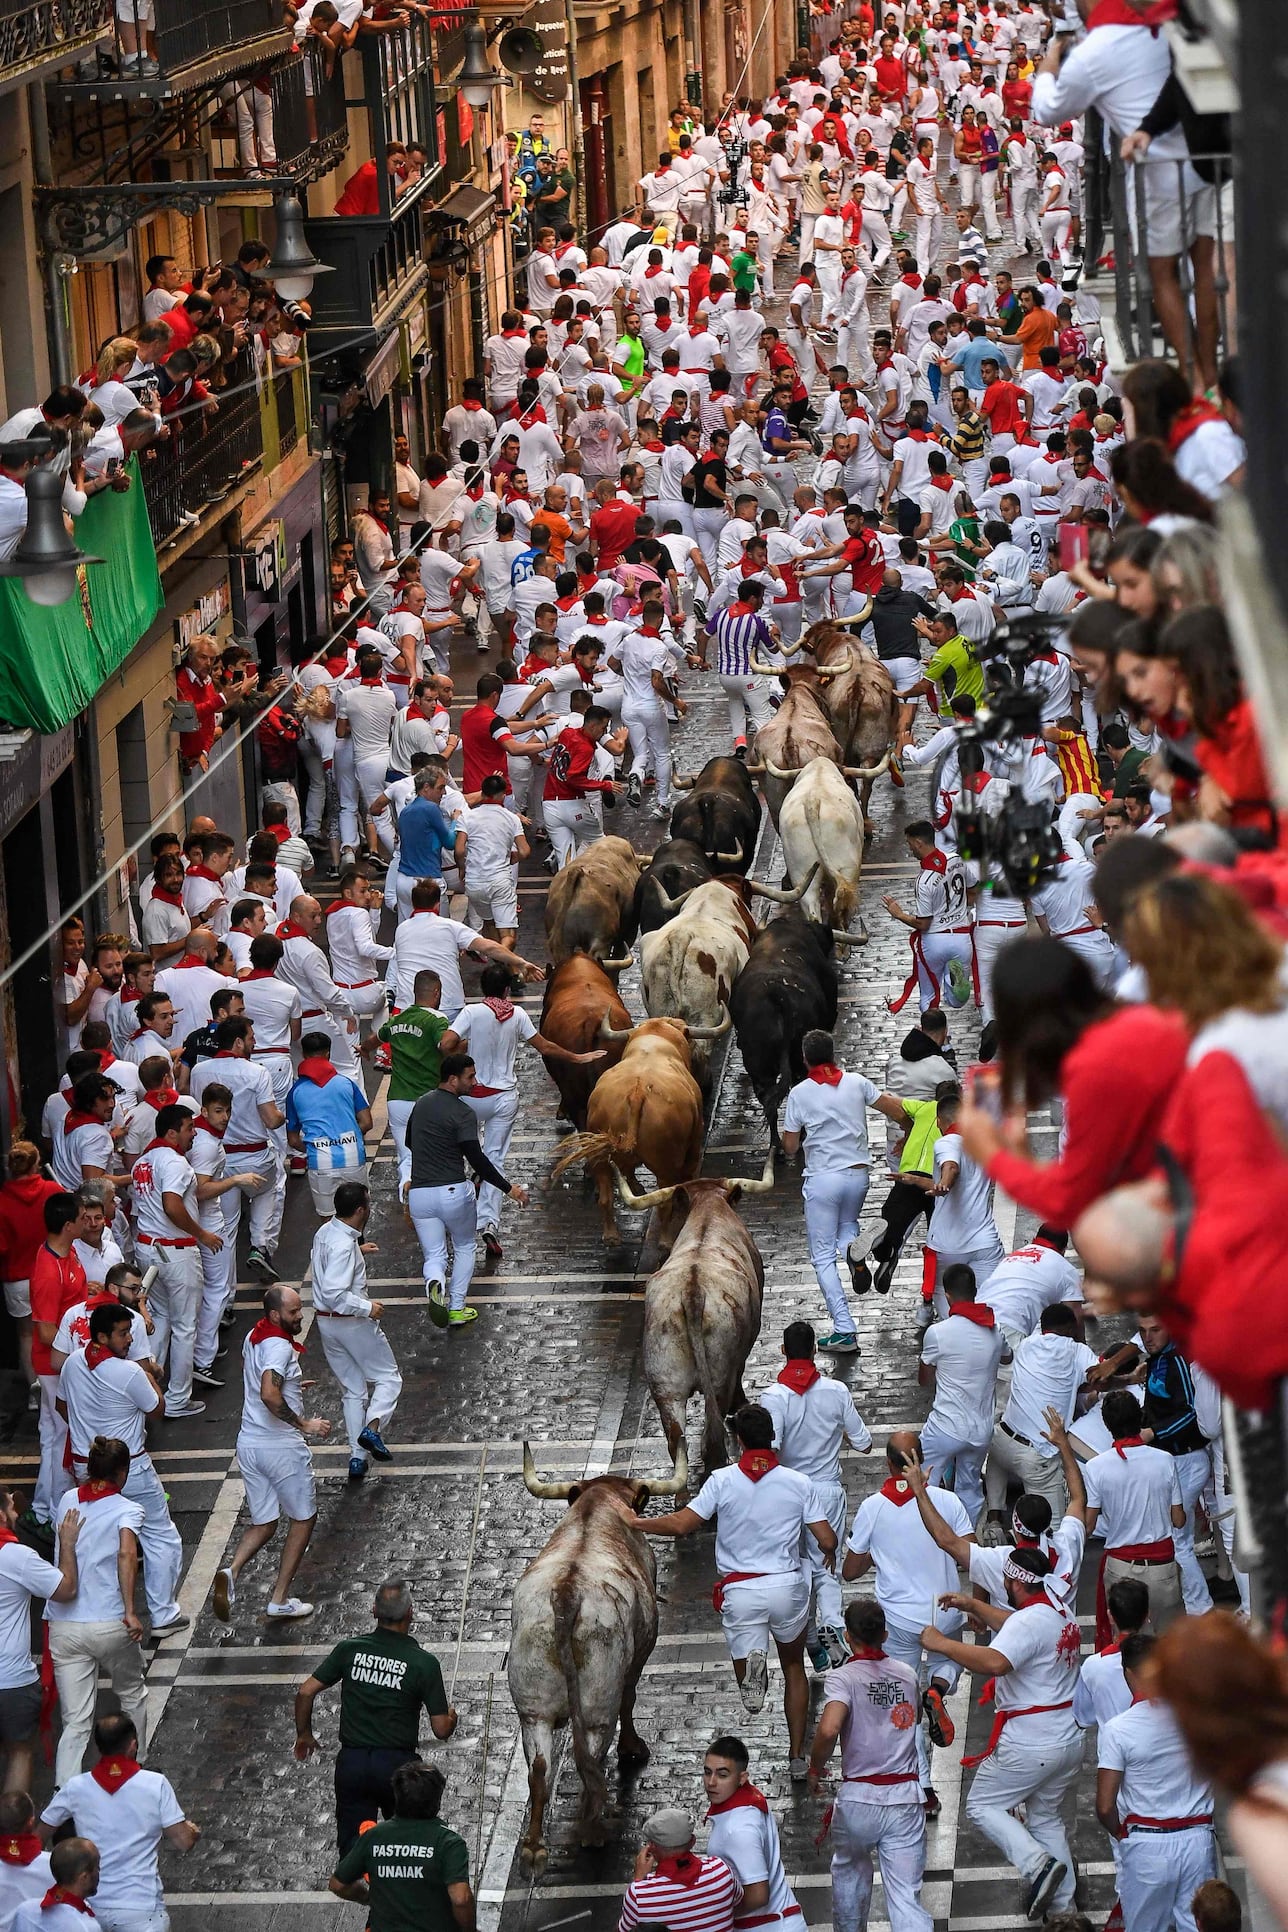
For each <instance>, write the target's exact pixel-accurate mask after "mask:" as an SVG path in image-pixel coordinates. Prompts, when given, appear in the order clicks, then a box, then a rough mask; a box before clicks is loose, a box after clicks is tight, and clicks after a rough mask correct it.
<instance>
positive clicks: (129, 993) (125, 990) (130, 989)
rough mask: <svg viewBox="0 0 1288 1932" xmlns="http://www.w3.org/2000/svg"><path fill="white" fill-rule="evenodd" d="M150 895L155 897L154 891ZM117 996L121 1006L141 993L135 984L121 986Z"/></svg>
mask: <svg viewBox="0 0 1288 1932" xmlns="http://www.w3.org/2000/svg"><path fill="white" fill-rule="evenodd" d="M152 897H153V898H154V899H155V898H156V893H155V892H154V893H153V894H152ZM117 998H118V999H119V1000H120V1002H121V1005H122V1006H133V1004H134V1002H135V1000H141V999H142V998H143V995H142V993H141V992H140V991H139V989H138V987H137V986H123V987H122V988H121V990H120V992H119V993H118V994H117Z"/></svg>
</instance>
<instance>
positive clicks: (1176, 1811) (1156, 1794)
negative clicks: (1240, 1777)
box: [1097, 1698, 1212, 1820]
mask: <svg viewBox="0 0 1288 1932" xmlns="http://www.w3.org/2000/svg"><path fill="white" fill-rule="evenodd" d="M1097 1763H1098V1764H1099V1767H1100V1769H1101V1770H1102V1771H1120V1772H1121V1773H1122V1783H1121V1785H1120V1786H1119V1788H1118V1816H1119V1817H1120V1818H1131V1817H1135V1818H1139V1819H1142V1820H1143V1819H1159V1820H1162V1819H1164V1818H1194V1819H1199V1818H1203V1819H1206V1820H1210V1819H1211V1817H1212V1787H1211V1785H1210V1784H1208V1782H1207V1781H1206V1779H1204V1778H1201V1777H1199V1776H1198V1774H1197V1773H1196V1771H1195V1769H1194V1765H1193V1763H1192V1761H1191V1758H1190V1754H1189V1752H1188V1750H1187V1749H1186V1746H1185V1739H1184V1738H1183V1737H1182V1735H1181V1730H1180V1726H1179V1725H1178V1724H1177V1722H1176V1719H1175V1718H1174V1717H1173V1716H1172V1713H1171V1712H1170V1711H1169V1710H1168V1708H1167V1706H1166V1704H1157V1703H1155V1702H1154V1701H1153V1699H1152V1698H1145V1699H1143V1700H1142V1701H1141V1702H1140V1703H1139V1704H1132V1705H1131V1706H1130V1707H1129V1708H1128V1709H1127V1710H1125V1711H1123V1712H1122V1713H1121V1715H1120V1716H1118V1717H1111V1718H1110V1719H1109V1722H1108V1723H1107V1724H1104V1725H1102V1727H1101V1731H1100V1750H1099V1754H1098V1757H1097Z"/></svg>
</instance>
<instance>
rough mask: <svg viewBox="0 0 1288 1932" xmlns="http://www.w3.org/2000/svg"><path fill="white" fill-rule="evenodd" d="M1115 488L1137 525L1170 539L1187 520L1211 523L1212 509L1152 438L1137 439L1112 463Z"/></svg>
mask: <svg viewBox="0 0 1288 1932" xmlns="http://www.w3.org/2000/svg"><path fill="white" fill-rule="evenodd" d="M1109 468H1110V472H1111V474H1112V476H1113V480H1114V488H1115V489H1116V490H1117V492H1118V494H1119V496H1120V497H1121V499H1122V504H1123V508H1124V509H1125V510H1126V512H1127V514H1128V516H1129V517H1131V518H1132V519H1133V520H1134V521H1135V522H1136V523H1143V524H1146V525H1148V527H1149V528H1150V529H1152V530H1156V531H1157V532H1158V534H1159V536H1161V537H1170V536H1171V534H1172V532H1173V531H1174V530H1179V529H1181V528H1182V527H1183V525H1184V523H1185V522H1186V521H1187V520H1188V521H1190V522H1193V523H1210V522H1211V521H1212V505H1211V504H1210V503H1209V501H1208V499H1207V498H1206V497H1205V496H1203V495H1202V494H1201V493H1200V492H1199V491H1198V490H1196V489H1195V488H1194V487H1193V485H1192V484H1190V483H1187V482H1186V481H1185V479H1184V478H1183V477H1182V476H1181V474H1180V472H1179V471H1178V469H1177V467H1176V465H1175V463H1173V461H1172V459H1171V456H1170V455H1169V454H1168V449H1167V445H1166V443H1160V442H1159V441H1158V440H1157V438H1155V437H1153V436H1136V437H1134V438H1133V439H1132V441H1131V442H1130V443H1124V444H1123V445H1122V447H1121V448H1120V449H1116V450H1115V451H1114V453H1113V455H1112V456H1111V457H1110V459H1109Z"/></svg>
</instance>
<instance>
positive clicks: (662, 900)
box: [657, 886, 698, 919]
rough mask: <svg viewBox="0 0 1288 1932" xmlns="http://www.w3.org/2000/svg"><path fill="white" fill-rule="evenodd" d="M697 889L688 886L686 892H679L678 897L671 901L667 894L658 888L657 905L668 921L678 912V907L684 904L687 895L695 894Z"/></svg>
mask: <svg viewBox="0 0 1288 1932" xmlns="http://www.w3.org/2000/svg"><path fill="white" fill-rule="evenodd" d="M697 889H698V888H697V887H696V886H689V887H688V889H687V890H686V891H684V892H681V893H680V894H679V895H678V897H676V898H674V899H673V898H672V897H671V895H670V894H669V893H668V892H665V891H663V889H662V887H661V886H659V887H658V889H657V898H658V904H659V905H660V906H661V908H662V910H663V912H664V913H665V914H666V916H667V918H668V919H670V918H673V917H674V915H675V914H676V913H677V912H678V911H679V910H680V907H681V906H682V905H683V904H684V902H685V900H686V899H687V898H688V897H689V894H690V893H691V892H696V891H697Z"/></svg>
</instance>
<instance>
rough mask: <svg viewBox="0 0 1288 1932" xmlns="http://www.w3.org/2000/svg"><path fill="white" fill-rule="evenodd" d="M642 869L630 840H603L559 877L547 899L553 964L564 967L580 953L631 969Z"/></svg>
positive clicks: (565, 868)
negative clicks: (636, 896) (565, 963)
mask: <svg viewBox="0 0 1288 1932" xmlns="http://www.w3.org/2000/svg"><path fill="white" fill-rule="evenodd" d="M641 864H642V860H641V859H640V857H639V856H638V854H637V853H636V852H635V851H634V850H633V848H632V846H631V843H630V841H629V839H618V838H602V839H596V840H595V842H594V844H593V845H590V846H588V847H587V849H586V850H585V851H584V852H579V853H578V854H577V857H576V858H575V859H571V860H570V861H569V863H568V864H567V865H566V866H564V868H563V870H562V871H560V872H556V874H555V876H554V878H553V879H552V880H551V881H550V889H549V891H548V892H547V894H546V949H547V951H548V952H549V954H550V961H551V964H552V965H554V966H559V965H562V963H563V962H564V960H565V959H571V957H572V955H573V954H574V953H588V954H589V955H590V957H591V958H592V959H597V960H599V961H600V963H601V964H609V965H613V966H616V967H618V968H619V969H620V968H621V967H623V966H629V965H630V963H631V955H630V947H631V941H632V940H633V939H634V937H635V932H636V922H635V888H636V886H637V885H638V884H639V877H640V866H641Z"/></svg>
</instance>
